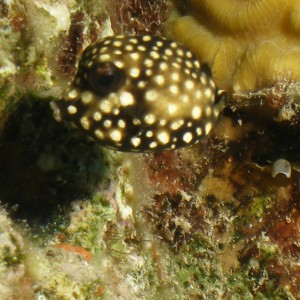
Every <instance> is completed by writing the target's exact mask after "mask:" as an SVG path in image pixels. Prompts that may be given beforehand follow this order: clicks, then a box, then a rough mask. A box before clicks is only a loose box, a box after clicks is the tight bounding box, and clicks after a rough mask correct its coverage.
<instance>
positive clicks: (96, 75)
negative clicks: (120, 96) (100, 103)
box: [87, 62, 125, 96]
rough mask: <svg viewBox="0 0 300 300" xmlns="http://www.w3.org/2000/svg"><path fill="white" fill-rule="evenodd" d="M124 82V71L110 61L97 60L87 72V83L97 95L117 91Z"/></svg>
mask: <svg viewBox="0 0 300 300" xmlns="http://www.w3.org/2000/svg"><path fill="white" fill-rule="evenodd" d="M124 82H125V73H124V71H122V70H121V69H120V68H118V67H117V66H116V65H114V64H113V63H112V62H99V63H96V64H94V65H93V67H92V68H91V69H90V70H89V72H88V74H87V83H88V85H89V87H90V89H91V90H92V91H94V92H95V93H96V94H97V95H101V96H103V95H107V94H109V93H111V92H114V91H117V90H118V89H119V88H120V87H121V86H122V85H123V84H124Z"/></svg>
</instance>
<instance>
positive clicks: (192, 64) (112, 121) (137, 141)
mask: <svg viewBox="0 0 300 300" xmlns="http://www.w3.org/2000/svg"><path fill="white" fill-rule="evenodd" d="M218 98H220V97H218V90H217V88H216V86H215V84H214V82H213V80H212V78H211V73H210V70H209V68H208V66H207V65H206V64H201V63H200V62H199V60H198V59H197V57H196V56H195V55H194V54H193V53H192V52H191V51H190V50H188V49H186V48H185V47H184V46H182V45H180V44H178V43H176V42H174V41H170V40H167V39H165V38H161V37H154V36H149V35H144V36H111V37H107V38H104V39H102V40H100V41H98V42H96V43H94V44H92V45H90V46H89V47H87V48H86V49H85V50H84V52H83V53H82V56H81V59H80V62H79V66H78V70H77V73H76V75H75V78H74V80H73V82H72V83H71V85H70V87H69V89H68V90H67V91H65V92H64V94H63V96H62V98H61V99H60V100H58V101H55V102H52V103H51V107H52V109H53V111H54V117H55V119H56V120H57V121H66V122H69V123H72V124H74V125H75V126H76V127H78V128H80V129H82V130H83V131H84V132H85V133H86V134H87V135H88V136H90V137H92V138H93V139H95V140H96V141H98V142H99V143H100V144H101V145H103V146H105V147H108V148H111V149H115V150H118V151H128V152H152V151H163V150H170V149H176V148H179V147H184V146H188V145H192V144H195V143H197V142H199V141H200V140H201V139H202V138H203V137H205V136H206V135H207V134H208V133H209V132H210V131H211V129H212V127H213V125H214V123H215V120H216V118H217V116H218V114H219V111H220V105H218V104H217V100H218Z"/></svg>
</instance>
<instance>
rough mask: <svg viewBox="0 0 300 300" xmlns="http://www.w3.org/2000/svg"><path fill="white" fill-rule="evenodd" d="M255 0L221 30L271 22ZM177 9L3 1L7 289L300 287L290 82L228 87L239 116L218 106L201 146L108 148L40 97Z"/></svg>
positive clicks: (0, 84)
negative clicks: (103, 41)
mask: <svg viewBox="0 0 300 300" xmlns="http://www.w3.org/2000/svg"><path fill="white" fill-rule="evenodd" d="M120 3H121V5H119V6H118V4H120ZM190 3H194V4H195V5H196V4H197V3H198V4H197V5H199V2H197V3H196V1H194V2H190ZM202 3H207V5H208V4H209V3H210V2H208V1H206V2H204V1H202ZM223 3H225V4H226V3H227V4H228V5H229V4H230V3H231V2H229V1H227V2H223ZM238 3H240V2H238ZM243 3H246V2H245V1H244V2H243ZM249 3H253V9H254V8H256V10H257V11H259V12H260V11H262V10H260V9H261V8H262V9H263V11H264V16H265V18H262V19H259V20H257V21H255V22H254V23H253V22H252V21H249V18H246V17H245V15H244V17H245V18H244V19H243V20H245V22H242V23H241V22H240V21H238V20H237V19H236V20H235V21H234V22H233V23H232V24H231V25H230V26H231V27H229V28H225V26H224V31H225V30H226V31H227V32H228V34H230V33H231V32H234V33H236V32H237V30H240V31H243V30H247V31H249V32H252V31H253V36H255V34H254V32H255V30H256V29H255V28H256V27H259V28H261V27H262V26H264V24H266V23H264V22H267V20H268V18H269V17H270V18H271V17H272V14H271V15H270V16H269V15H268V12H269V11H270V10H269V6H268V5H269V4H270V3H271V2H270V1H256V2H255V1H252V2H249ZM254 3H256V4H257V5H256V6H255V5H254ZM273 3H274V5H273V7H274V8H276V5H279V4H281V5H283V3H281V2H279V1H275V2H273ZM293 3H294V2H292V1H288V2H286V6H285V7H290V8H291V7H292V6H293V7H294V10H293V13H291V14H288V12H287V10H286V9H283V11H282V12H283V17H286V19H285V21H286V23H285V24H286V27H285V28H286V29H287V28H288V27H290V29H287V31H288V30H291V28H294V29H293V30H295V32H296V29H297V10H296V9H295V5H294V4H293ZM225 4H224V5H225ZM258 4H264V5H267V6H260V5H258ZM288 5H290V6H288ZM184 6H185V3H184V2H181V9H185V7H184ZM171 7H172V5H171V4H170V3H169V2H167V1H163V0H162V1H155V0H149V1H144V0H143V1H134V0H132V1H131V0H128V1H121V2H120V1H105V2H102V1H98V0H93V1H85V0H82V1H72V0H71V1H60V0H56V1H50V0H49V1H48V0H43V1H40V0H37V1H34V2H32V1H30V2H29V1H14V0H12V1H2V2H1V3H0V14H1V20H0V41H1V45H2V47H1V49H0V57H1V59H0V96H1V100H0V201H1V211H0V268H1V278H0V285H1V289H0V298H1V299H4V300H6V299H7V300H9V299H50V300H52V299H67V300H75V299H128V300H129V299H130V300H132V299H174V300H177V299H178V300H179V299H180V300H182V299H298V298H299V297H300V289H299V267H298V264H299V263H298V262H299V256H300V251H299V247H298V246H299V224H300V223H299V216H300V214H299V212H300V207H299V201H298V199H299V196H300V195H299V194H300V192H299V171H298V170H297V159H298V158H299V153H300V151H299V143H298V142H297V139H298V136H299V129H298V126H297V124H298V120H299V110H297V99H298V98H297V91H298V90H299V83H297V82H290V81H289V80H286V81H282V82H279V83H277V84H275V85H274V86H272V87H271V88H268V86H265V84H266V85H267V84H268V82H269V81H268V80H269V78H266V79H265V78H262V79H261V83H260V84H262V85H257V87H262V89H260V91H258V92H257V93H256V94H255V95H253V94H252V95H251V96H249V95H241V96H240V97H236V98H235V99H234V101H235V102H234V106H235V107H236V111H233V110H232V107H233V106H231V107H230V108H229V109H225V111H224V113H223V114H222V115H221V118H220V120H219V122H218V123H217V124H216V128H215V130H212V131H211V132H210V135H209V136H208V137H207V138H206V139H205V140H204V141H203V140H202V141H201V142H200V143H198V144H197V145H193V146H191V147H186V148H182V149H176V150H174V151H166V152H157V153H147V154H145V153H136V154H135V153H119V152H115V151H113V150H109V149H105V148H103V147H101V146H99V145H97V144H96V143H95V142H94V141H90V140H89V139H88V138H87V137H86V135H85V134H82V133H80V131H78V130H77V129H76V128H72V127H69V126H65V125H63V124H57V122H55V120H53V118H52V112H51V109H50V107H49V103H50V102H51V101H53V100H57V97H58V96H59V95H60V94H61V92H62V91H63V90H65V88H66V86H67V84H68V82H69V81H71V79H72V78H73V77H74V74H75V70H76V61H77V57H78V56H79V55H80V54H81V52H82V51H83V49H84V48H86V47H87V46H88V45H89V44H90V43H94V42H95V41H96V40H97V39H98V38H101V37H106V36H108V35H112V34H113V33H114V31H113V30H112V28H114V30H115V33H121V34H122V33H139V34H145V33H147V34H150V35H153V34H155V35H161V34H162V32H163V30H164V25H165V24H164V20H165V18H166V17H167V16H168V14H169V13H170V11H169V9H170V8H171ZM228 7H229V9H230V6H228ZM265 7H266V9H265ZM213 8H215V7H213ZM220 8H222V9H225V8H226V7H225V6H221V7H220ZM205 9H206V11H207V12H208V11H209V9H210V7H209V6H207V7H206V8H205V7H204V6H203V10H202V12H203V13H204V11H205ZM241 11H243V10H241ZM253 11H254V10H253ZM230 12H231V13H234V10H233V11H230ZM250 12H251V11H250V10H249V13H250ZM217 13H218V14H220V13H222V12H221V11H220V12H218V11H217ZM245 13H246V10H245ZM270 13H273V10H271V11H270ZM197 14H198V13H196V12H195V18H196V15H197ZM62 16H63V17H62ZM233 16H234V15H233ZM288 16H289V17H291V18H287V17H288ZM236 17H237V16H236ZM197 18H198V17H197ZM220 18H221V16H220ZM292 18H294V19H293V20H294V21H293V23H291V25H289V26H287V24H288V21H289V22H290V20H292ZM221 19H222V18H221ZM251 20H252V19H251ZM221 21H222V22H226V18H225V19H222V20H221ZM221 21H220V22H221ZM207 24H209V22H207ZM215 24H216V29H217V27H219V26H220V24H219V23H217V21H216V23H215ZM276 24H279V20H278V23H276ZM197 26H198V25H197ZM238 26H241V27H240V28H241V29H238V28H237V27H238ZM278 26H279V25H278ZM188 28H189V27H187V29H185V30H186V31H187V33H188V32H189V30H188ZM280 28H282V30H283V27H280ZM267 29H268V30H270V31H272V30H273V29H272V28H267ZM210 30H212V28H210ZM274 32H275V27H274ZM285 33H286V32H284V30H283V31H282V33H281V34H282V36H284V34H285ZM218 35H219V33H217V32H216V33H214V35H213V37H218ZM291 36H294V34H293V31H292V30H291ZM257 40H258V39H257ZM251 41H256V39H255V38H254V37H253V40H251ZM249 42H250V36H249ZM287 43H289V42H288V41H287ZM295 43H297V38H295ZM211 45H212V47H213V44H211ZM233 45H234V44H233ZM253 45H254V46H255V45H256V44H255V43H254V42H253ZM286 45H287V44H286ZM211 49H213V48H211ZM227 51H229V49H227ZM286 53H288V54H290V53H289V51H287V52H286ZM285 59H286V60H288V57H285ZM223 67H224V66H223ZM221 71H222V72H225V73H226V72H227V69H226V68H225V69H220V72H221ZM272 76H273V75H272ZM274 76H275V75H274ZM270 83H271V84H273V83H272V82H271V81H270ZM261 95H264V96H263V97H262V96H261ZM242 96H243V97H242ZM261 104H263V105H261ZM253 119H255V121H256V122H253ZM273 120H275V121H276V122H274V121H273ZM278 159H285V161H287V162H289V164H288V166H289V165H290V166H291V169H290V168H288V170H286V169H285V167H284V168H283V167H282V166H281V167H280V166H279V167H278V165H277V164H276V163H275V165H274V166H273V167H274V168H275V169H274V170H273V175H274V176H275V177H272V164H270V161H271V162H274V161H275V162H276V161H277V162H278ZM285 174H286V175H285Z"/></svg>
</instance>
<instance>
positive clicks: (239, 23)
mask: <svg viewBox="0 0 300 300" xmlns="http://www.w3.org/2000/svg"><path fill="white" fill-rule="evenodd" d="M188 4H189V9H190V11H192V13H191V15H189V16H183V17H181V18H179V19H177V20H175V22H174V24H173V25H172V32H173V34H174V37H175V38H176V39H177V40H179V41H181V42H183V43H184V44H185V45H187V46H188V47H190V49H192V50H193V51H194V52H195V53H196V54H197V55H198V57H199V58H200V59H201V60H202V61H204V62H207V63H208V64H209V65H210V66H211V67H212V72H213V75H214V78H215V80H216V83H217V85H218V86H219V87H220V88H223V89H226V90H228V91H231V92H254V91H257V90H259V89H261V88H266V87H271V86H273V85H274V84H275V83H277V81H282V80H284V79H285V80H291V81H297V80H298V78H299V70H298V68H297V66H298V64H299V51H300V50H299V49H300V48H299V47H300V42H299V38H298V35H299V21H300V19H299V13H298V11H299V5H298V2H297V1H293V0H291V1H280V0H279V1H270V0H258V1H231V0H223V1H220V2H219V3H218V5H215V2H214V1H211V0H191V1H188Z"/></svg>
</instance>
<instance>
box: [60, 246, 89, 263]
mask: <svg viewBox="0 0 300 300" xmlns="http://www.w3.org/2000/svg"><path fill="white" fill-rule="evenodd" d="M54 247H55V248H59V249H63V250H65V251H69V252H75V253H77V254H79V255H81V256H82V257H83V258H84V259H85V260H86V261H91V260H92V258H93V257H92V254H91V252H90V251H88V250H86V249H85V248H83V247H80V246H72V245H70V244H64V243H61V244H56V245H54Z"/></svg>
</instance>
